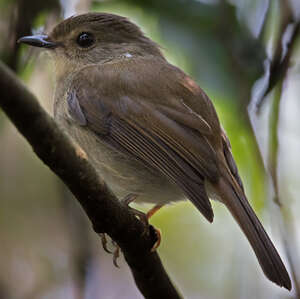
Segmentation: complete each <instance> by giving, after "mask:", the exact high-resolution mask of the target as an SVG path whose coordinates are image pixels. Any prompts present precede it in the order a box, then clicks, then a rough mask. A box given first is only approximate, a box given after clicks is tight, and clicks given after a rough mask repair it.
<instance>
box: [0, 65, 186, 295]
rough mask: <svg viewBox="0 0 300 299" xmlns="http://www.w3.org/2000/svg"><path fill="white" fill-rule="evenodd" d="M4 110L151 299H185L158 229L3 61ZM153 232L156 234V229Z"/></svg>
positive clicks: (0, 75)
mask: <svg viewBox="0 0 300 299" xmlns="http://www.w3.org/2000/svg"><path fill="white" fill-rule="evenodd" d="M0 90H1V93H2V94H1V97H0V107H2V109H3V110H4V112H5V113H6V114H7V116H8V117H9V118H10V119H11V121H12V122H13V123H14V125H15V126H16V127H17V129H18V130H19V131H20V133H21V134H22V135H23V136H24V137H25V138H26V139H27V141H28V142H29V143H30V144H31V146H32V148H33V150H34V152H35V153H36V154H37V156H38V157H39V158H40V159H41V160H42V161H43V162H44V163H45V164H46V165H48V166H49V167H50V169H51V170H52V171H53V172H54V173H55V174H56V175H57V176H59V177H60V178H61V179H62V180H63V182H64V183H65V184H66V185H67V186H68V187H69V189H70V190H71V192H72V193H73V194H74V196H75V197H76V199H77V200H78V201H79V203H80V204H81V206H82V207H83V209H84V210H85V212H86V214H87V216H88V217H89V219H90V221H91V222H92V225H93V228H94V230H95V231H96V232H97V233H102V232H103V233H107V234H108V235H109V236H110V237H111V238H112V239H113V240H115V241H116V242H117V244H118V245H119V246H120V248H121V249H122V251H123V254H124V257H125V260H126V261H127V263H128V265H129V267H130V269H131V271H132V274H133V276H134V279H135V282H136V285H137V287H138V288H139V290H140V291H141V293H142V294H143V295H144V297H145V298H149V299H152V298H153V299H156V298H165V299H168V298H170V299H171V298H172V299H176V298H181V296H180V295H179V294H178V292H177V290H176V289H175V287H174V286H173V285H172V283H171V281H170V279H169V277H168V275H167V273H166V271H165V269H164V267H163V265H162V263H161V261H160V258H159V256H158V254H157V253H156V252H150V249H151V248H152V246H153V242H154V236H153V227H151V226H150V227H149V228H150V229H146V228H145V226H144V225H143V224H142V223H141V222H140V221H139V220H138V219H137V218H136V217H135V216H134V215H133V213H132V212H131V211H130V210H128V209H127V207H126V206H124V205H123V204H122V203H121V202H120V201H119V200H118V199H117V198H116V197H115V195H114V194H113V193H112V192H111V191H110V190H109V188H108V187H107V185H106V184H105V182H104V181H103V180H102V179H101V178H100V177H99V176H98V175H97V173H96V171H95V170H94V168H93V167H92V166H91V165H90V163H89V162H88V160H87V158H86V154H85V153H84V152H83V151H82V150H81V149H80V148H76V147H75V146H74V145H73V143H72V141H71V140H70V139H69V138H68V137H67V135H65V134H64V133H63V132H62V131H61V130H60V128H59V127H58V126H57V125H56V123H55V122H54V121H53V119H52V118H51V117H50V116H49V115H48V114H47V113H46V112H45V111H44V110H43V109H42V107H41V106H40V105H39V103H38V101H37V100H36V98H35V97H34V96H33V95H32V94H31V93H30V92H29V91H28V90H27V88H26V87H25V86H24V85H23V84H22V82H21V81H20V80H19V79H18V78H17V77H16V76H15V75H14V74H13V72H12V71H10V70H9V69H8V68H7V67H6V66H5V65H4V64H3V63H2V62H1V61H0ZM151 228H152V229H151Z"/></svg>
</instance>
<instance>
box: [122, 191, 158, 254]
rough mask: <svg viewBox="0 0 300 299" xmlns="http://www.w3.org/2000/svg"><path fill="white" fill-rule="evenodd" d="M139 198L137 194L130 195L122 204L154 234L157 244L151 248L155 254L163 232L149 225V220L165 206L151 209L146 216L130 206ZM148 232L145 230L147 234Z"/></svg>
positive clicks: (156, 206)
mask: <svg viewBox="0 0 300 299" xmlns="http://www.w3.org/2000/svg"><path fill="white" fill-rule="evenodd" d="M137 197H138V195H137V194H133V193H131V194H128V195H127V196H126V197H125V198H123V199H122V202H123V203H124V204H125V205H126V206H127V207H128V208H129V209H130V211H132V212H133V214H134V215H135V216H137V217H138V218H139V219H140V221H141V222H143V223H144V225H145V227H146V228H149V231H150V233H151V234H153V238H154V239H155V240H156V242H155V243H154V244H153V246H152V248H151V252H154V251H155V250H156V249H157V248H158V247H159V245H160V242H161V231H160V230H159V229H157V228H155V227H154V226H152V225H149V219H150V218H151V217H152V216H153V215H154V214H155V213H156V212H157V211H158V210H159V209H160V208H161V207H162V206H163V205H159V204H158V205H155V206H154V207H153V208H152V209H150V210H149V211H148V212H147V213H146V214H145V213H143V212H141V211H139V210H137V209H134V208H132V207H130V206H129V204H130V203H132V202H133V201H134V200H135V199H136V198H137ZM146 232H147V230H145V233H146Z"/></svg>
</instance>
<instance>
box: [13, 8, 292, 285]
mask: <svg viewBox="0 0 300 299" xmlns="http://www.w3.org/2000/svg"><path fill="white" fill-rule="evenodd" d="M18 41H19V42H20V43H25V44H28V45H31V46H35V47H41V48H45V49H47V50H48V51H49V53H51V56H52V57H53V60H54V65H55V73H56V76H55V77H56V89H55V95H54V106H53V107H54V118H55V120H56V121H57V123H58V124H59V125H60V127H61V128H62V129H63V130H65V131H66V132H67V133H68V134H69V135H70V136H71V138H72V139H73V140H74V142H76V143H77V144H78V145H79V146H80V147H81V148H82V149H83V150H84V151H85V152H86V153H87V156H88V159H89V160H90V162H91V164H92V165H93V166H94V167H95V169H96V171H97V172H98V173H99V175H100V176H101V177H102V178H103V179H104V180H105V181H106V182H107V184H108V185H109V186H110V188H111V189H112V190H113V191H114V193H115V194H116V195H117V196H118V197H119V198H126V197H127V199H128V195H130V194H131V195H133V196H129V201H131V199H132V198H133V199H134V200H135V201H137V202H146V203H153V204H154V205H155V206H154V208H153V209H151V210H150V211H149V213H148V216H149V217H150V216H151V215H152V214H153V213H154V212H156V211H157V210H158V209H159V208H160V207H162V206H164V205H165V204H168V203H171V202H177V201H180V200H183V199H188V200H190V201H191V202H192V203H193V205H194V206H195V207H196V208H197V209H198V210H199V211H200V213H201V214H202V215H203V216H204V217H205V218H206V219H207V220H208V221H209V222H212V221H213V217H214V213H213V210H212V206H211V201H210V199H216V200H218V201H220V202H221V203H223V204H224V205H225V206H226V208H227V209H228V210H229V212H230V213H231V215H232V216H233V218H234V219H235V220H236V222H237V223H238V225H239V226H240V228H241V230H242V232H243V233H244V234H245V236H246V238H247V239H248V241H249V243H250V245H251V247H252V249H253V251H254V253H255V255H256V257H257V259H258V262H259V264H260V266H261V268H262V270H263V272H264V274H265V275H266V277H267V278H268V279H269V280H271V281H272V282H274V283H275V284H277V285H278V286H280V287H284V288H286V289H288V290H291V280H290V277H289V274H288V272H287V270H286V268H285V266H284V263H283V262H282V260H281V258H280V256H279V254H278V252H277V250H276V248H275V246H274V245H273V243H272V241H271V240H270V238H269V236H268V235H267V233H266V231H265V229H264V228H263V226H262V224H261V222H260V221H259V219H258V218H257V216H256V214H255V212H254V211H253V209H252V207H251V205H250V204H249V202H248V200H247V197H246V194H245V190H244V187H243V183H242V180H241V178H240V176H239V173H238V169H237V166H236V163H235V161H234V158H233V155H232V152H231V145H230V142H229V139H228V137H227V135H226V133H225V131H224V129H223V128H222V126H221V124H220V121H219V118H218V116H217V113H216V110H215V108H214V106H213V104H212V102H211V100H210V99H209V97H208V96H207V95H206V93H205V92H204V91H203V90H202V89H201V88H200V87H199V85H198V84H197V83H196V82H195V81H194V80H193V79H192V78H191V77H190V76H188V75H187V74H185V73H184V72H183V71H182V70H181V69H180V68H178V67H176V66H174V65H172V64H171V63H169V62H168V61H167V59H166V58H165V57H164V55H163V53H162V51H161V49H160V47H159V45H158V44H157V43H155V42H154V41H153V40H151V39H150V38H148V37H147V36H146V35H145V34H144V33H143V31H142V30H141V29H140V28H139V27H138V26H137V25H136V24H134V23H133V22H131V21H130V20H129V19H128V18H126V17H123V16H119V15H115V14H110V13H102V12H89V13H85V14H81V15H75V16H72V17H70V18H68V19H65V20H63V21H62V22H60V23H59V24H57V25H56V26H55V27H54V28H53V30H52V31H51V32H50V33H49V34H42V35H33V36H25V37H22V38H20V39H19V40H18ZM130 198H131V199H130Z"/></svg>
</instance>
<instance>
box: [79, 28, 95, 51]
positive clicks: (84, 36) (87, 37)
mask: <svg viewBox="0 0 300 299" xmlns="http://www.w3.org/2000/svg"><path fill="white" fill-rule="evenodd" d="M94 42H95V38H94V36H93V35H92V34H91V33H88V32H82V33H80V34H79V35H78V37H77V44H78V45H79V46H80V47H81V48H88V47H90V46H91V45H92V44H93V43H94Z"/></svg>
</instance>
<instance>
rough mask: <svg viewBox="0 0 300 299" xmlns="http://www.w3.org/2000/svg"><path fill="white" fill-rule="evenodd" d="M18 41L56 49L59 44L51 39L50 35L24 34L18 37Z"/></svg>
mask: <svg viewBox="0 0 300 299" xmlns="http://www.w3.org/2000/svg"><path fill="white" fill-rule="evenodd" d="M18 43H24V44H27V45H30V46H34V47H41V48H48V49H54V48H56V47H57V44H56V43H54V42H52V41H51V40H49V36H48V35H32V36H23V37H21V38H19V39H18Z"/></svg>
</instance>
